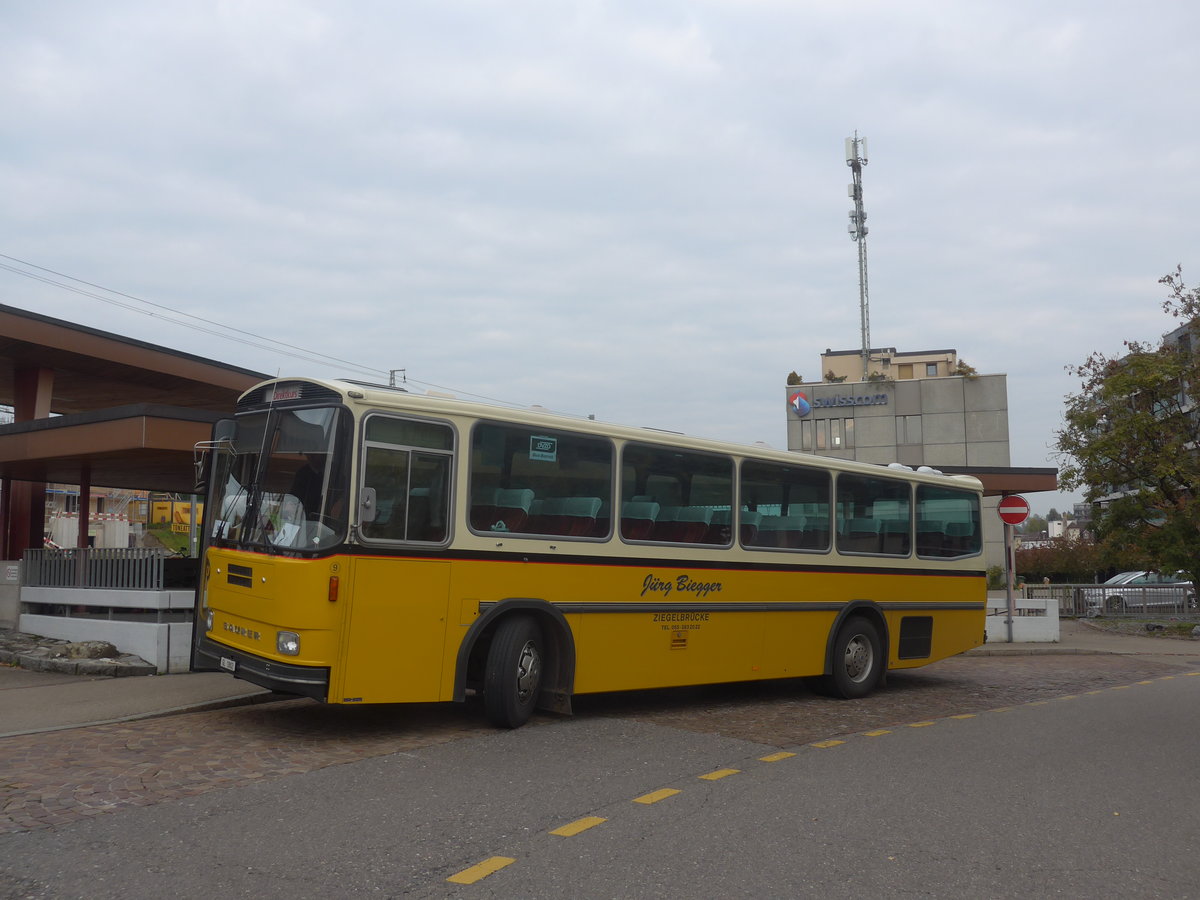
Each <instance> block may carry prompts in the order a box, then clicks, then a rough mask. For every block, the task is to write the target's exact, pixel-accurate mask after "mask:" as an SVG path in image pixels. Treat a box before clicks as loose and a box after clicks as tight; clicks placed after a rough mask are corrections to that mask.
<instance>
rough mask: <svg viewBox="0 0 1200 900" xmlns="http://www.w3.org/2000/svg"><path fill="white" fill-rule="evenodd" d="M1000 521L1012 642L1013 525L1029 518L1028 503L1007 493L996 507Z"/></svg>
mask: <svg viewBox="0 0 1200 900" xmlns="http://www.w3.org/2000/svg"><path fill="white" fill-rule="evenodd" d="M996 512H997V513H999V515H1000V521H1001V522H1003V523H1004V569H1005V575H1006V576H1007V578H1006V579H1005V591H1004V593H1005V595H1006V596H1007V597H1008V623H1007V624H1008V642H1009V643H1010V644H1011V643H1012V642H1013V619H1014V618H1015V617H1016V614H1017V610H1016V604H1015V602H1014V601H1013V583H1014V582H1015V581H1016V579H1017V555H1016V553H1015V552H1014V551H1013V526H1014V525H1020V524H1021V523H1022V522H1024V521H1025V520H1026V519H1027V518H1029V503H1028V501H1027V500H1026V499H1025V498H1024V497H1022V496H1020V495H1018V494H1008V495H1006V496H1005V497H1004V499H1002V500H1001V501H1000V504H999V505H998V506H997V507H996Z"/></svg>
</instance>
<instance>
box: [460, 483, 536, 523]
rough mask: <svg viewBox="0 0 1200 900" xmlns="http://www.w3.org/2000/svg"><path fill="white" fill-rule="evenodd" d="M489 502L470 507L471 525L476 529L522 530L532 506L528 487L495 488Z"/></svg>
mask: <svg viewBox="0 0 1200 900" xmlns="http://www.w3.org/2000/svg"><path fill="white" fill-rule="evenodd" d="M489 499H490V501H491V502H484V503H479V504H476V505H474V506H472V507H471V527H472V528H474V529H475V530H476V531H524V530H525V529H526V526H527V525H528V522H529V511H530V509H531V508H532V507H533V491H532V490H530V489H529V488H496V491H495V493H494V494H493V495H492V496H491V497H490V498H489Z"/></svg>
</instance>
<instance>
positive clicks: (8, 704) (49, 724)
mask: <svg viewBox="0 0 1200 900" xmlns="http://www.w3.org/2000/svg"><path fill="white" fill-rule="evenodd" d="M277 696H279V695H276V694H272V693H271V692H270V691H266V690H264V689H263V688H260V687H259V686H258V685H255V684H250V682H248V681H239V680H238V679H236V678H233V677H232V676H230V675H226V674H225V673H224V672H191V673H187V674H182V675H145V676H141V677H135V678H111V677H109V678H97V677H87V676H83V675H63V674H59V673H54V672H30V671H27V670H25V669H18V668H10V667H8V666H0V738H5V737H12V736H13V735H18V734H31V733H34V732H40V731H59V730H61V729H64V728H79V727H81V726H84V725H101V724H107V723H110V722H122V721H127V720H130V719H144V718H149V717H151V716H161V715H166V714H168V713H175V712H187V711H192V710H199V709H215V708H218V707H221V706H230V705H234V704H242V703H257V702H261V701H263V700H270V699H273V698H275V697H277Z"/></svg>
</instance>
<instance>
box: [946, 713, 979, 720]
mask: <svg viewBox="0 0 1200 900" xmlns="http://www.w3.org/2000/svg"><path fill="white" fill-rule="evenodd" d="M950 718H952V719H973V718H975V713H960V714H959V715H957V716H951V717H950Z"/></svg>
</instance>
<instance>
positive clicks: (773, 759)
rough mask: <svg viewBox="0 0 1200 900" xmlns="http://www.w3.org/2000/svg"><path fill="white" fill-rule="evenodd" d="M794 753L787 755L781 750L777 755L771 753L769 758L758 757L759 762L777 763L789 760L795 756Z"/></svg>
mask: <svg viewBox="0 0 1200 900" xmlns="http://www.w3.org/2000/svg"><path fill="white" fill-rule="evenodd" d="M795 755H796V754H795V753H788V752H787V751H786V750H781V751H780V752H779V753H772V754H771V755H770V756H760V757H759V758H758V761H759V762H779V761H780V760H781V759H790V758H791V757H793V756H795Z"/></svg>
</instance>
